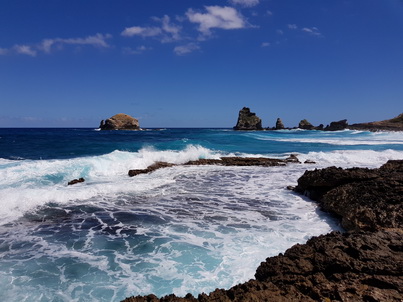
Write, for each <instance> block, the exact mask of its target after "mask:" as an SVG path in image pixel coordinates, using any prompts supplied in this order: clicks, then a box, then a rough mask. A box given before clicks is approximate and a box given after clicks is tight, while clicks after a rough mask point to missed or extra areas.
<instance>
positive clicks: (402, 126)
mask: <svg viewBox="0 0 403 302" xmlns="http://www.w3.org/2000/svg"><path fill="white" fill-rule="evenodd" d="M348 128H349V129H352V130H369V131H403V113H402V114H400V115H398V116H397V117H395V118H392V119H389V120H384V121H378V122H370V123H359V124H353V125H350V126H348Z"/></svg>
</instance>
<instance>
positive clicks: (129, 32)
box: [122, 26, 162, 38]
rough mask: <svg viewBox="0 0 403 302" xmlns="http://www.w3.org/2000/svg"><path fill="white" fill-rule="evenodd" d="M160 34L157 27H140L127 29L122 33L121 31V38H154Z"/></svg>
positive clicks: (159, 29) (160, 31)
mask: <svg viewBox="0 0 403 302" xmlns="http://www.w3.org/2000/svg"><path fill="white" fill-rule="evenodd" d="M161 33H162V30H161V28H158V27H141V26H132V27H127V28H126V29H125V30H124V31H122V36H125V37H133V36H140V37H144V38H145V37H155V36H158V35H160V34H161Z"/></svg>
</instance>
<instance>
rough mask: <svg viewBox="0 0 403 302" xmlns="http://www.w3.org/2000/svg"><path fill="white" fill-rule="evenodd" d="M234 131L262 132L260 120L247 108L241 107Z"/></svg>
mask: <svg viewBox="0 0 403 302" xmlns="http://www.w3.org/2000/svg"><path fill="white" fill-rule="evenodd" d="M234 130H263V128H262V120H261V119H260V118H259V117H258V116H256V113H253V112H250V109H249V108H248V107H243V108H242V109H241V110H240V111H239V116H238V122H237V123H236V126H235V127H234Z"/></svg>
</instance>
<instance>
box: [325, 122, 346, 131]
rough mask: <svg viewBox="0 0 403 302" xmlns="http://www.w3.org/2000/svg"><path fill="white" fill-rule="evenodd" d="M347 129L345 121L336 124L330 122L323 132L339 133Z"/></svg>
mask: <svg viewBox="0 0 403 302" xmlns="http://www.w3.org/2000/svg"><path fill="white" fill-rule="evenodd" d="M347 127H348V123H347V120H341V121H338V122H331V123H330V125H327V126H326V128H325V129H323V130H325V131H340V130H345V129H347Z"/></svg>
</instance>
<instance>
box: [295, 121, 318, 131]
mask: <svg viewBox="0 0 403 302" xmlns="http://www.w3.org/2000/svg"><path fill="white" fill-rule="evenodd" d="M298 128H299V129H304V130H314V129H315V126H314V125H312V124H311V123H310V122H308V120H306V119H304V120H301V121H300V122H299V124H298Z"/></svg>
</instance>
